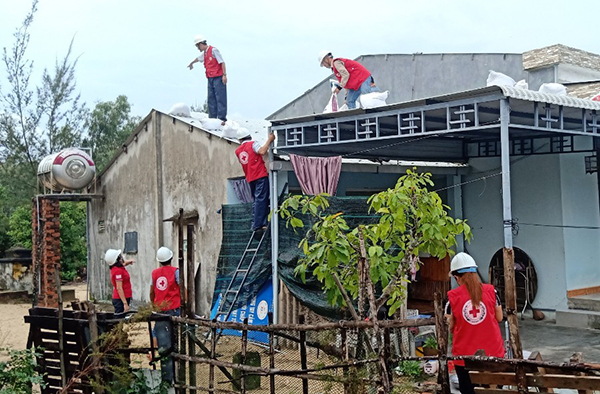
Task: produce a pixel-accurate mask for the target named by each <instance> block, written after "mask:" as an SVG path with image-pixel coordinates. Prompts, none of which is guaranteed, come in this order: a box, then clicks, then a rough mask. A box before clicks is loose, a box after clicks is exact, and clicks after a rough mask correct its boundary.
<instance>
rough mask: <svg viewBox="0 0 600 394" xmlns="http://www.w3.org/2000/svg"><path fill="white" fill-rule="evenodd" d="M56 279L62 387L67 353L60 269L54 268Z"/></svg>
mask: <svg viewBox="0 0 600 394" xmlns="http://www.w3.org/2000/svg"><path fill="white" fill-rule="evenodd" d="M54 275H55V279H54V280H55V281H56V293H57V296H58V352H59V353H60V381H61V386H62V387H63V388H65V387H66V385H67V365H66V364H67V363H66V358H67V354H66V352H65V329H64V323H65V322H64V319H63V317H64V316H63V315H64V309H63V299H62V287H61V283H60V269H59V268H58V267H55V268H54Z"/></svg>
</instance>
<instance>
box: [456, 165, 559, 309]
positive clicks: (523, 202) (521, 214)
mask: <svg viewBox="0 0 600 394" xmlns="http://www.w3.org/2000/svg"><path fill="white" fill-rule="evenodd" d="M511 162H512V165H511V188H512V210H513V218H515V219H518V221H519V222H520V223H521V224H520V225H519V233H518V235H517V236H516V237H514V241H513V242H514V246H516V247H519V248H520V249H522V250H523V251H525V252H526V253H527V254H528V255H529V256H530V257H531V259H532V261H533V264H534V265H535V268H536V271H537V276H538V293H537V297H536V299H535V301H534V302H533V305H534V306H535V307H537V308H548V309H555V308H556V307H558V306H562V305H564V304H565V302H566V280H565V266H564V261H565V247H564V238H563V231H562V229H561V228H553V227H536V226H528V225H525V223H532V224H535V223H541V224H543V223H549V224H558V225H560V224H562V206H561V192H560V187H561V183H560V166H559V165H560V161H559V157H558V155H540V156H528V157H513V158H512V159H511ZM469 164H470V166H471V169H472V173H471V174H470V175H469V176H466V177H465V179H464V180H465V181H468V180H472V179H476V178H479V177H481V176H483V175H485V174H495V173H499V172H500V171H501V169H500V159H499V158H481V159H472V160H470V161H469ZM463 210H464V216H465V217H466V218H467V219H468V221H469V223H470V225H471V226H472V228H473V234H474V239H473V241H472V242H471V244H468V245H467V250H468V251H469V253H471V254H472V255H473V257H474V258H475V260H476V261H477V262H478V264H479V266H480V271H481V273H482V274H483V275H484V277H485V278H486V279H487V276H488V268H489V263H490V260H491V258H492V256H493V255H494V253H495V252H496V251H497V250H498V249H501V248H502V247H503V220H502V178H501V176H495V177H493V178H489V179H487V180H485V181H478V182H474V183H470V184H467V185H464V186H463Z"/></svg>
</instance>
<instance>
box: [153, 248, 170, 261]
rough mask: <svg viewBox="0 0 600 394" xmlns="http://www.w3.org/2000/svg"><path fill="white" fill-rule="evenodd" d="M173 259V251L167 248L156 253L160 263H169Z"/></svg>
mask: <svg viewBox="0 0 600 394" xmlns="http://www.w3.org/2000/svg"><path fill="white" fill-rule="evenodd" d="M172 258H173V252H172V251H171V249H169V248H167V247H166V246H161V247H160V248H159V249H158V250H157V251H156V260H158V262H159V263H164V262H165V261H169V260H171V259H172Z"/></svg>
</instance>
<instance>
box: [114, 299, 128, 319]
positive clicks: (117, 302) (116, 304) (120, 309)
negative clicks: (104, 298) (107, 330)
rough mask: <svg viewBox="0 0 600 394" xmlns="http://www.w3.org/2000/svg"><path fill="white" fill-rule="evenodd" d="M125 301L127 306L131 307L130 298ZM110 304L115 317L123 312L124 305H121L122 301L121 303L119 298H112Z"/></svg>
mask: <svg viewBox="0 0 600 394" xmlns="http://www.w3.org/2000/svg"><path fill="white" fill-rule="evenodd" d="M126 300H127V305H129V306H131V298H126ZM112 304H113V306H114V307H115V315H116V314H118V313H123V312H125V304H123V301H121V299H120V298H113V299H112Z"/></svg>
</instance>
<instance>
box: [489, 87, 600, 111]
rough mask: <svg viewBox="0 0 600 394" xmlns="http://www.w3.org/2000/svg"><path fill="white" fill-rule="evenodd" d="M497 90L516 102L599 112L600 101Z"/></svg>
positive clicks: (525, 91)
mask: <svg viewBox="0 0 600 394" xmlns="http://www.w3.org/2000/svg"><path fill="white" fill-rule="evenodd" d="M499 88H500V89H501V90H502V93H503V94H504V95H505V96H506V97H511V98H514V99H518V100H526V101H538V102H544V103H549V104H556V105H563V106H565V107H573V108H585V109H598V110H600V101H592V100H586V99H580V98H577V97H572V96H559V95H556V94H547V93H541V92H536V91H533V90H528V89H520V88H515V87H510V86H499Z"/></svg>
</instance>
